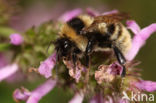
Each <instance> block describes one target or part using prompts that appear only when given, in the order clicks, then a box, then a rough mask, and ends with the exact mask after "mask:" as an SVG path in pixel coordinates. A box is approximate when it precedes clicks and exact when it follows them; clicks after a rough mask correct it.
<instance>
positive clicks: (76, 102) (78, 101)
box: [69, 92, 84, 103]
mask: <svg viewBox="0 0 156 103" xmlns="http://www.w3.org/2000/svg"><path fill="white" fill-rule="evenodd" d="M83 98H84V94H83V93H79V92H77V93H76V94H75V96H74V97H73V98H72V99H71V100H70V101H69V103H82V102H83Z"/></svg>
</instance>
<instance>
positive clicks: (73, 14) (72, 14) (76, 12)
mask: <svg viewBox="0 0 156 103" xmlns="http://www.w3.org/2000/svg"><path fill="white" fill-rule="evenodd" d="M81 12H82V10H81V9H80V8H77V9H74V10H71V11H68V12H65V13H64V14H63V15H62V16H61V17H60V21H62V22H67V21H69V20H71V19H72V18H74V17H76V16H78V15H79V14H81Z"/></svg>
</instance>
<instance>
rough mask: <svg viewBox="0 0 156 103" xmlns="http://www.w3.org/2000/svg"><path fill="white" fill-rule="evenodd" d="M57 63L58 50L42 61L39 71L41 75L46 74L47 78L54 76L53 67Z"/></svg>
mask: <svg viewBox="0 0 156 103" xmlns="http://www.w3.org/2000/svg"><path fill="white" fill-rule="evenodd" d="M55 64H56V52H54V53H53V54H52V55H51V56H50V57H48V58H47V59H46V60H45V61H43V62H41V64H40V66H39V68H38V71H39V73H40V74H41V75H43V76H45V78H49V77H51V76H52V69H53V68H54V66H55Z"/></svg>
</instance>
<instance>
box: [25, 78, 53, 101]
mask: <svg viewBox="0 0 156 103" xmlns="http://www.w3.org/2000/svg"><path fill="white" fill-rule="evenodd" d="M55 85H56V80H52V79H49V80H47V81H46V82H45V83H44V84H42V85H40V86H39V87H38V88H37V89H35V90H34V91H32V93H31V96H30V97H29V98H28V100H27V102H26V103H38V101H39V100H40V99H41V98H42V97H43V96H45V95H46V94H47V93H49V92H50V91H51V90H52V89H53V88H54V87H55Z"/></svg>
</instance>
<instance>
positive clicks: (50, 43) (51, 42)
mask: <svg viewBox="0 0 156 103" xmlns="http://www.w3.org/2000/svg"><path fill="white" fill-rule="evenodd" d="M53 43H54V41H50V42H49V44H48V47H47V49H46V54H48V50H49V48H50V46H51V45H52V44H53Z"/></svg>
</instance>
